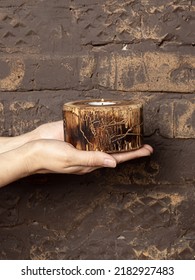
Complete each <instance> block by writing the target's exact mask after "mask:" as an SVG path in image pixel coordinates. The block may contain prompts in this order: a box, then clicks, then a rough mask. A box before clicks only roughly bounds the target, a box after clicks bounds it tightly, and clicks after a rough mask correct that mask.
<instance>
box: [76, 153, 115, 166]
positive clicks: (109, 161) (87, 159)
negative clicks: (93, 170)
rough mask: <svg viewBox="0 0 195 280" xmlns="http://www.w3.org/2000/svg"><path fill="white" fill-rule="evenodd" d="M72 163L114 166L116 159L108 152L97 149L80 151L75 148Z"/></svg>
mask: <svg viewBox="0 0 195 280" xmlns="http://www.w3.org/2000/svg"><path fill="white" fill-rule="evenodd" d="M75 150H76V151H75V153H74V155H75V161H74V165H80V166H88V167H111V168H114V167H116V164H117V162H116V159H114V158H113V157H112V156H110V155H109V154H106V153H104V152H98V151H94V152H93V151H81V150H77V149H75Z"/></svg>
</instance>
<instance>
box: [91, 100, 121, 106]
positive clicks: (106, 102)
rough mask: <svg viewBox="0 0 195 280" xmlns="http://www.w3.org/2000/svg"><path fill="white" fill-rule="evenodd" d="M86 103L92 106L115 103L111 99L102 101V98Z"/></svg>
mask: <svg viewBox="0 0 195 280" xmlns="http://www.w3.org/2000/svg"><path fill="white" fill-rule="evenodd" d="M88 104H89V105H92V106H106V105H114V104H116V103H115V102H111V101H104V99H101V101H94V102H89V103H88Z"/></svg>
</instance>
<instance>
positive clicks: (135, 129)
mask: <svg viewBox="0 0 195 280" xmlns="http://www.w3.org/2000/svg"><path fill="white" fill-rule="evenodd" d="M63 119H64V140H65V141H66V142H68V143H71V144H72V145H73V146H74V147H75V148H77V149H80V150H86V151H104V152H107V153H117V152H127V151H131V150H135V149H139V148H140V147H142V146H143V108H142V104H137V103H133V102H131V101H124V100H123V101H113V100H104V99H100V100H99V99H98V100H85V101H84V100H81V101H75V102H69V103H65V104H64V106H63Z"/></svg>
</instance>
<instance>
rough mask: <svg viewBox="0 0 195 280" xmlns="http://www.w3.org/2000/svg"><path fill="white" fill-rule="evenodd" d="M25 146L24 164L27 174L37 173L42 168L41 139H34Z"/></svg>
mask: <svg viewBox="0 0 195 280" xmlns="http://www.w3.org/2000/svg"><path fill="white" fill-rule="evenodd" d="M24 148H25V164H26V170H27V173H28V175H32V174H36V173H39V171H40V170H41V169H42V164H41V162H42V155H41V153H42V152H41V151H42V149H43V147H42V143H41V141H38V140H34V141H31V142H28V143H26V144H25V145H24Z"/></svg>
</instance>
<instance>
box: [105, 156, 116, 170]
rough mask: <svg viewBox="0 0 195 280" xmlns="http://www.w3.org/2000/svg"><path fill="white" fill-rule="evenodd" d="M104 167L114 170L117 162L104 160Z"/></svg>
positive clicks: (108, 159)
mask: <svg viewBox="0 0 195 280" xmlns="http://www.w3.org/2000/svg"><path fill="white" fill-rule="evenodd" d="M104 166H105V167H112V168H114V167H116V161H115V160H112V159H110V158H105V159H104Z"/></svg>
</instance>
